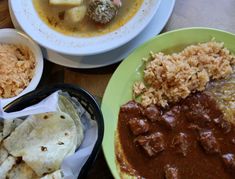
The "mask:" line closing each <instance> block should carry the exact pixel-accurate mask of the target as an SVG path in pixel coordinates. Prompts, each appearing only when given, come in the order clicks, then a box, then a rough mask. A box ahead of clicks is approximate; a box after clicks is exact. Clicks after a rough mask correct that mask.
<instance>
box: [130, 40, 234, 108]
mask: <svg viewBox="0 0 235 179" xmlns="http://www.w3.org/2000/svg"><path fill="white" fill-rule="evenodd" d="M234 63H235V56H234V55H232V54H231V53H230V51H229V50H228V49H226V48H225V47H224V44H223V43H218V42H215V41H210V42H207V43H199V44H196V45H190V46H188V47H186V48H185V49H184V50H183V51H181V52H179V53H173V54H171V55H167V54H164V53H162V52H159V53H156V54H153V53H151V57H150V59H148V60H147V61H146V64H145V65H146V66H145V69H144V80H143V81H137V82H136V83H135V84H134V85H133V95H134V98H136V97H138V96H140V97H141V103H142V105H144V106H148V105H150V104H157V105H159V106H162V107H165V106H167V105H168V103H169V102H177V101H179V100H180V99H182V98H186V97H187V96H188V95H189V94H190V93H191V92H196V91H203V90H204V89H205V87H206V85H207V83H208V82H209V81H210V80H216V79H222V78H227V77H228V76H229V75H230V74H232V73H233V69H232V65H233V64H234Z"/></svg>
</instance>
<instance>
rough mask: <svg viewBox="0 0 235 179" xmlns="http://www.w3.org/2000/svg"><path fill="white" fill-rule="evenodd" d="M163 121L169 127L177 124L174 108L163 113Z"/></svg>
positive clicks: (171, 127)
mask: <svg viewBox="0 0 235 179" xmlns="http://www.w3.org/2000/svg"><path fill="white" fill-rule="evenodd" d="M161 123H162V124H163V125H164V126H166V127H167V128H169V129H173V128H174V127H175V126H176V124H177V114H176V113H174V112H173V111H172V110H170V111H167V112H166V113H164V114H163V115H162V120H161Z"/></svg>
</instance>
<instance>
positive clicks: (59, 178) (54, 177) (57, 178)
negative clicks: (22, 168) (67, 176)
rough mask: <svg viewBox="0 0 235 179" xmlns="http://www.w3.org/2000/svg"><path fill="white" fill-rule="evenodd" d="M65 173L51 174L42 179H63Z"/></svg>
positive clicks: (58, 171) (56, 172)
mask: <svg viewBox="0 0 235 179" xmlns="http://www.w3.org/2000/svg"><path fill="white" fill-rule="evenodd" d="M63 178H64V177H63V173H62V171H61V170H57V171H55V172H53V173H51V174H48V175H46V176H44V177H42V178H41V179H63Z"/></svg>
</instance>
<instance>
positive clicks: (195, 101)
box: [182, 93, 222, 127]
mask: <svg viewBox="0 0 235 179" xmlns="http://www.w3.org/2000/svg"><path fill="white" fill-rule="evenodd" d="M211 111H213V112H211ZM182 114H183V115H184V118H185V119H186V120H188V121H189V122H192V123H194V124H197V125H199V126H200V127H206V126H208V124H209V123H210V122H211V121H212V120H213V119H215V118H218V117H220V116H221V114H222V113H221V110H220V109H219V107H218V106H217V105H216V101H215V100H214V99H213V98H212V97H210V96H209V95H208V94H204V93H200V94H196V95H194V96H191V97H190V98H187V99H185V101H184V102H183V104H182Z"/></svg>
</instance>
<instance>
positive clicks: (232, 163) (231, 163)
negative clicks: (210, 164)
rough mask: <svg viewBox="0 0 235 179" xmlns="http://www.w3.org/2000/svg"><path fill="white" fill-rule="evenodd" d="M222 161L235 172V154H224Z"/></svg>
mask: <svg viewBox="0 0 235 179" xmlns="http://www.w3.org/2000/svg"><path fill="white" fill-rule="evenodd" d="M222 159H223V161H224V164H225V166H226V167H227V168H228V169H231V170H233V171H234V170H235V156H234V155H233V154H230V153H229V154H224V155H222Z"/></svg>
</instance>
